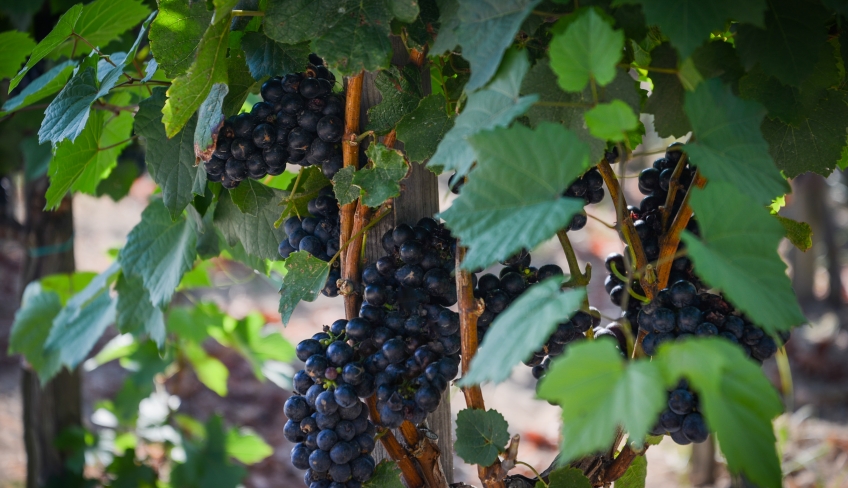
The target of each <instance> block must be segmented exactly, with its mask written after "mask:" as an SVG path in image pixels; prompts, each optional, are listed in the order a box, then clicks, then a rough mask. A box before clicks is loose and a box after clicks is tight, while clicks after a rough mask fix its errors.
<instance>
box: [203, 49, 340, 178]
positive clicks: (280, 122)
mask: <svg viewBox="0 0 848 488" xmlns="http://www.w3.org/2000/svg"><path fill="white" fill-rule="evenodd" d="M310 60H311V61H313V62H315V61H320V58H317V57H315V56H311V57H310ZM334 83H335V77H334V76H333V74H332V73H330V71H329V70H328V69H327V68H326V67H325V66H323V64H321V63H319V64H317V65H316V64H313V63H310V65H309V68H308V69H307V70H306V72H304V73H290V74H287V75H285V76H282V77H279V76H277V77H274V78H271V79H270V80H268V81H266V82H265V83H263V84H262V88H261V91H260V93H261V95H262V101H261V102H257V103H256V104H255V105H254V106H253V108H252V109H251V110H250V112H245V113H241V114H239V115H235V116H233V117H230V118H228V119H227V120H226V121H225V122H224V125H223V127H221V129H220V131H219V132H218V135H217V140H216V142H215V151H214V153H213V155H212V157H211V159H210V160H209V161H207V162H206V163H205V165H204V167H205V169H206V174H207V178H208V179H209V180H210V181H215V182H220V183H221V184H222V185H223V186H224V188H227V189H233V188H236V187H237V186H238V185H239V183H240V182H241V181H243V180H244V179H246V178H253V179H261V178H264V177H265V176H266V175H279V174H282V172H283V171H285V169H286V164H287V163H290V164H297V165H301V166H310V165H319V166H321V169H322V171H323V173H324V174H325V175H326V176H327V177H328V178H332V176H333V175H334V174H335V173H336V172H337V171H338V170H339V169H341V167H342V152H341V145H340V142H341V139H342V135H344V101H343V98H342V97H341V96H339V95H336V94H334V93H333V92H332V91H333V85H334Z"/></svg>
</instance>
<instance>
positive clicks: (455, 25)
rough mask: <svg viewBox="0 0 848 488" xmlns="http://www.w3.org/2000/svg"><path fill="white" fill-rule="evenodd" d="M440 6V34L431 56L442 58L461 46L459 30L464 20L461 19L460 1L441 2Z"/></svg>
mask: <svg viewBox="0 0 848 488" xmlns="http://www.w3.org/2000/svg"><path fill="white" fill-rule="evenodd" d="M438 4H439V32H438V35H437V36H436V41H435V42H434V43H433V46H432V48H431V49H430V56H441V55H443V54H445V53H446V52H448V51H453V48H455V47H456V46H458V45H459V44H460V40H459V32H458V30H459V27H460V25H461V24H462V20H460V18H459V0H440V1H439V2H438Z"/></svg>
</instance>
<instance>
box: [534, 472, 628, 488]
mask: <svg viewBox="0 0 848 488" xmlns="http://www.w3.org/2000/svg"><path fill="white" fill-rule="evenodd" d="M616 483H619V481H616ZM591 487H592V483H591V482H589V478H587V477H586V475H585V474H583V471H581V470H580V469H578V468H570V467H562V468H558V469H555V470H554V471H551V474H550V475H549V476H548V488H591ZM536 488H544V484H542V483H541V482H536ZM616 488H618V487H616Z"/></svg>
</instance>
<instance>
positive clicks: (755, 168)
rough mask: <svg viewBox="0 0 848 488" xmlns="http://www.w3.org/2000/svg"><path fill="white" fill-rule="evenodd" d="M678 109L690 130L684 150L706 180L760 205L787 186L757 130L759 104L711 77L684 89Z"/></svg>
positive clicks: (762, 113) (760, 109)
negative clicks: (691, 135)
mask: <svg viewBox="0 0 848 488" xmlns="http://www.w3.org/2000/svg"><path fill="white" fill-rule="evenodd" d="M683 109H684V111H685V112H686V115H688V116H689V120H690V121H691V122H692V130H693V133H694V135H695V142H694V143H691V144H687V145H686V152H687V153H688V154H689V157H690V158H691V160H692V162H693V163H694V164H695V165H697V166H698V169H699V170H700V171H701V173H702V174H703V175H704V176H706V177H707V179H708V180H709V181H710V182H713V183H715V182H720V181H724V182H728V183H731V184H733V185H736V186H737V187H738V188H739V190H740V191H744V192H745V193H747V194H748V195H750V196H751V197H753V199H754V200H756V201H757V202H758V203H760V204H762V205H767V204H768V203H769V202H771V200H772V198H774V197H775V196H777V195H783V194H785V193H788V192H789V185H788V184H787V183H786V181H785V180H784V179H783V177H782V176H781V175H780V172H779V171H778V170H777V168H776V167H775V166H774V161H773V160H772V158H771V156H770V155H769V153H768V149H769V147H768V144H767V143H766V141H765V139H763V135H762V133H761V132H760V124H761V123H762V120H763V116H764V115H765V110H764V109H763V107H762V105H760V104H758V103H756V102H752V101H747V100H741V99H739V98H737V97H736V96H735V95H733V93H732V92H731V90H730V89H729V88H727V87H725V86H724V85H723V84H722V83H721V81H720V80H718V79H715V78H714V79H712V80H709V81H706V82H704V83H701V84H700V85H699V86H698V89H697V90H695V91H694V92H690V93H687V94H686V100H685V102H684V108H683ZM843 139H844V136H843Z"/></svg>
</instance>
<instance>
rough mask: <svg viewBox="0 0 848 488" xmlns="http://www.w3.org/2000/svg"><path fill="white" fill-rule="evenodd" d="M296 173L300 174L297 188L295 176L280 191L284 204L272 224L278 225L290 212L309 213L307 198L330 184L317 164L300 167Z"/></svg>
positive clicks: (311, 197) (315, 194)
mask: <svg viewBox="0 0 848 488" xmlns="http://www.w3.org/2000/svg"><path fill="white" fill-rule="evenodd" d="M298 174H299V175H300V181H299V182H298V183H297V188H295V186H294V185H295V181H296V180H297V178H295V179H293V180H291V183H289V185H288V186H286V190H285V191H284V192H281V194H282V195H284V197H285V198H283V202H284V203H285V204H286V205H285V208H284V209H283V213H282V214H281V215H280V218H279V219H278V220H277V222H274V226H277V227H278V226H280V225H281V224H282V223H283V220H284V219H286V218H287V217H288V216H290V215H291V214H292V212H294V213H295V214H296V215H309V209H308V208H307V207H308V203H309V200H311V199H313V198H315V197H316V196H318V192H319V191H320V190H321V189H322V188H324V187H326V186H327V185H329V184H330V180H328V179H327V177H325V176H324V173H322V172H321V168H319V167H318V166H310V167H308V168H301V169H300V172H299V173H298ZM292 191H295V193H294V194H292ZM280 205H282V203H281V204H280Z"/></svg>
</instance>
